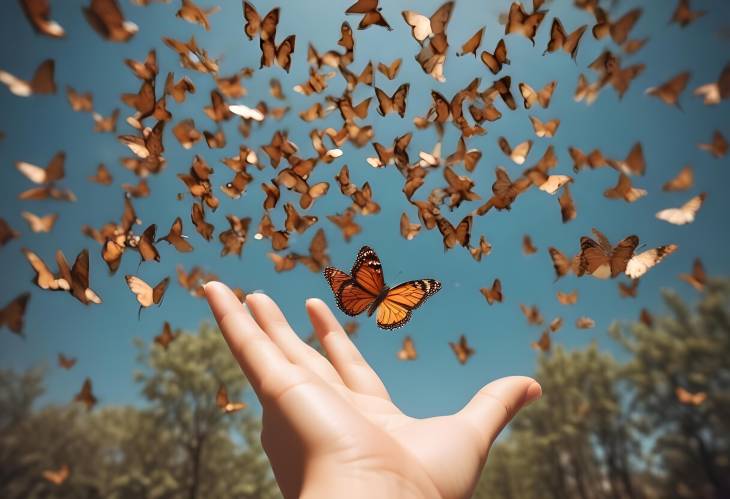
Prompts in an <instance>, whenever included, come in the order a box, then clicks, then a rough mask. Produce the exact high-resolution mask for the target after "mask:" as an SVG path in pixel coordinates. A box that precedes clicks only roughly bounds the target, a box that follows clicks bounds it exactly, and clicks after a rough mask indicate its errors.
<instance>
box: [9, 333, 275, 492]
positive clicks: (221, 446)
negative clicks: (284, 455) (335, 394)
mask: <svg viewBox="0 0 730 499" xmlns="http://www.w3.org/2000/svg"><path fill="white" fill-rule="evenodd" d="M137 343H138V348H139V360H140V363H141V366H142V369H141V372H140V373H137V375H136V377H137V380H138V382H139V383H140V385H141V386H142V394H143V396H144V398H145V400H146V404H145V406H144V407H143V408H140V407H132V406H127V407H125V406H107V407H103V408H101V409H98V410H93V411H86V410H85V409H84V408H83V407H81V406H80V405H79V404H71V405H69V406H48V407H44V408H42V409H37V410H34V409H33V406H34V403H35V402H37V399H38V397H39V396H40V395H41V394H42V392H43V389H42V385H43V372H42V371H39V370H31V371H29V372H27V373H23V374H16V373H13V372H11V371H0V414H1V415H2V416H0V497H3V499H15V498H19V499H20V498H23V499H25V498H30V499H33V498H41V497H42V498H48V497H52V498H69V499H70V498H74V499H85V498H89V499H92V498H111V499H127V498H130V499H131V498H156V499H168V498H169V499H177V498H181V499H182V498H194V497H216V498H231V499H232V498H254V497H255V498H269V497H276V496H277V495H278V492H277V489H276V485H275V483H274V482H273V480H272V478H271V474H270V472H269V467H268V463H267V461H266V459H265V456H264V454H263V452H262V450H261V448H260V446H259V444H258V433H259V431H258V428H259V426H258V425H259V422H258V419H257V417H256V416H255V415H254V413H253V412H252V411H251V410H250V409H247V410H244V411H240V412H238V413H235V414H223V413H222V411H221V410H220V409H219V408H218V407H217V406H216V403H215V395H216V391H217V388H218V384H219V382H223V383H225V384H226V386H227V388H228V391H229V394H230V396H231V398H240V397H243V396H244V392H245V390H246V388H247V385H246V381H245V378H244V377H243V375H242V374H241V373H240V370H239V369H238V366H237V365H236V363H235V361H234V360H233V359H232V357H231V355H230V353H229V352H228V349H227V347H226V345H225V343H224V342H223V341H222V339H221V337H220V335H219V334H218V333H217V331H216V330H214V329H213V328H211V327H209V326H203V327H202V328H201V329H200V331H199V332H198V334H186V333H183V334H181V335H180V336H179V337H178V338H177V339H176V340H175V341H173V342H172V344H170V345H169V347H168V349H167V350H165V349H163V348H162V347H160V346H159V345H156V344H153V345H151V346H147V345H145V344H144V343H143V342H141V341H138V342H137ZM63 465H68V466H69V468H70V475H69V478H68V479H67V480H66V481H65V482H63V483H62V484H61V485H54V484H52V483H50V482H48V481H47V480H44V479H43V478H42V475H43V472H44V471H46V470H55V469H59V468H60V467H61V466H63Z"/></svg>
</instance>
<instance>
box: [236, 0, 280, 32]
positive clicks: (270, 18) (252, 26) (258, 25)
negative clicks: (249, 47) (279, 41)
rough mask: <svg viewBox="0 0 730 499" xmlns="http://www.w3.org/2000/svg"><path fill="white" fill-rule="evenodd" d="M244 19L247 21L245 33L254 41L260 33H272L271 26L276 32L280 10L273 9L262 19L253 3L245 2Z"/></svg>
mask: <svg viewBox="0 0 730 499" xmlns="http://www.w3.org/2000/svg"><path fill="white" fill-rule="evenodd" d="M243 17H244V20H245V21H246V25H245V26H244V29H243V31H244V33H246V36H247V37H248V39H249V40H253V39H254V37H255V36H256V35H258V34H259V33H263V32H267V33H268V32H270V31H271V29H272V28H271V26H273V29H274V30H275V29H276V25H277V24H278V23H279V8H278V7H276V8H274V9H271V10H270V11H269V13H268V14H266V16H264V18H263V19H261V16H260V15H259V13H258V12H257V11H256V8H255V7H254V6H253V4H252V3H251V2H247V1H244V2H243Z"/></svg>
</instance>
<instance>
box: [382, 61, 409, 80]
mask: <svg viewBox="0 0 730 499" xmlns="http://www.w3.org/2000/svg"><path fill="white" fill-rule="evenodd" d="M402 62H403V60H402V59H396V60H394V61H393V62H391V63H390V64H388V65H385V64H383V63H382V62H379V63H378V71H380V72H381V73H382V74H383V75H384V76H385V77H386V78H388V79H389V80H394V79H395V77H396V76H398V71H399V70H400V65H401V63H402Z"/></svg>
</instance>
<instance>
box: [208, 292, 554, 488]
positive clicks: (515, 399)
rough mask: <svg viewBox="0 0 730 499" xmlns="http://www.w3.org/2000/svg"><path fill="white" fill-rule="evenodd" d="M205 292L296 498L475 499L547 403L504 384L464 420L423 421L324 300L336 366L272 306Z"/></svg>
mask: <svg viewBox="0 0 730 499" xmlns="http://www.w3.org/2000/svg"><path fill="white" fill-rule="evenodd" d="M205 291H206V297H207V298H208V302H209V304H210V306H211V309H212V311H213V314H214V316H215V318H216V320H217V321H218V324H219V325H220V327H221V330H222V332H223V335H224V336H225V338H226V341H227V342H228V345H229V347H230V348H231V351H232V352H233V354H234V356H235V357H236V359H237V360H238V362H239V364H240V365H241V368H242V369H243V371H244V373H245V374H246V376H247V377H248V379H249V381H250V382H251V385H252V386H253V388H254V390H255V392H256V394H257V396H258V398H259V400H260V401H261V404H262V406H263V429H262V435H261V441H262V444H263V447H264V450H265V451H266V454H267V455H268V457H269V459H270V461H271V465H272V468H273V470H274V475H275V477H276V480H277V482H278V484H279V487H280V488H281V491H282V493H283V494H284V496H285V497H287V498H289V497H322V498H326V497H348V498H357V497H442V498H460V497H468V496H469V495H470V494H471V492H472V490H473V488H474V486H475V484H476V481H477V479H478V478H479V474H480V472H481V469H482V466H483V465H484V462H485V460H486V457H487V452H488V450H489V447H490V445H491V444H492V442H493V441H494V439H495V438H496V436H497V435H498V434H499V432H500V430H501V429H502V428H503V427H504V426H505V425H506V424H507V423H508V422H509V420H510V419H511V418H512V417H513V416H514V414H515V413H516V412H517V411H518V410H519V409H520V408H521V407H522V406H523V405H524V404H526V403H529V402H530V401H532V400H534V399H536V398H538V397H539V396H540V393H541V392H540V386H539V385H538V384H537V383H536V382H535V381H534V380H532V379H530V378H526V377H510V378H503V379H501V380H498V381H495V382H493V383H490V384H489V385H487V386H485V387H484V388H482V389H481V390H480V391H479V392H478V393H477V394H476V395H475V396H474V398H473V399H472V400H471V401H470V402H469V403H468V404H467V405H466V406H465V407H464V408H463V409H462V410H460V411H459V412H457V413H455V414H453V415H450V416H442V417H433V418H428V419H416V418H412V417H409V416H407V415H405V414H403V412H401V410H400V409H398V407H396V405H395V404H394V403H393V402H392V401H391V400H390V396H389V395H388V392H387V390H386V389H385V386H384V385H383V382H382V381H381V380H380V378H379V377H378V376H377V374H375V372H374V371H373V370H372V368H371V367H370V366H369V365H368V364H367V362H366V361H365V360H364V359H363V357H362V356H361V355H360V352H359V351H358V350H357V348H356V347H355V345H354V344H353V343H352V342H351V341H350V339H349V337H348V336H347V334H346V333H345V332H344V330H343V329H342V327H341V326H340V324H339V322H338V321H337V319H336V318H335V317H334V315H333V314H332V312H331V311H330V309H329V308H328V307H327V305H326V304H325V303H324V302H322V301H321V300H317V299H310V300H308V301H307V305H306V306H307V312H308V313H309V317H310V320H311V321H312V324H313V326H314V329H315V332H316V335H317V338H318V339H319V341H320V343H321V344H322V346H323V348H324V349H325V351H326V352H327V356H328V359H327V358H325V357H323V356H322V355H320V354H319V353H318V352H317V351H316V350H315V349H313V348H311V347H310V346H309V345H307V344H306V343H304V342H303V341H301V339H300V338H299V337H298V336H297V334H296V333H295V332H294V331H293V330H292V329H291V327H290V326H289V324H288V322H287V321H286V318H285V317H284V315H283V314H282V312H281V310H279V308H278V307H277V306H276V304H275V303H274V302H273V301H272V300H271V299H270V298H269V297H267V296H265V295H263V294H260V293H255V294H251V295H249V296H248V297H247V299H246V305H247V306H246V307H244V306H242V305H241V303H240V302H239V301H238V299H237V298H236V296H235V295H234V294H233V292H232V291H231V290H230V289H228V288H227V287H226V286H224V285H223V284H220V283H217V282H211V283H208V284H207V285H206V288H205Z"/></svg>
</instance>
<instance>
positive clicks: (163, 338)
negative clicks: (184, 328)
mask: <svg viewBox="0 0 730 499" xmlns="http://www.w3.org/2000/svg"><path fill="white" fill-rule="evenodd" d="M180 334H181V333H180V331H175V332H173V331H172V326H170V323H169V322H167V321H165V323H164V324H163V325H162V332H161V333H160V334H158V335H157V336H155V339H154V342H155V343H156V344H158V345H160V346H161V347H162V348H164V349H165V350H167V347H169V346H170V343H172V342H173V341H175V340H176V339H177V338H178V336H180Z"/></svg>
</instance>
